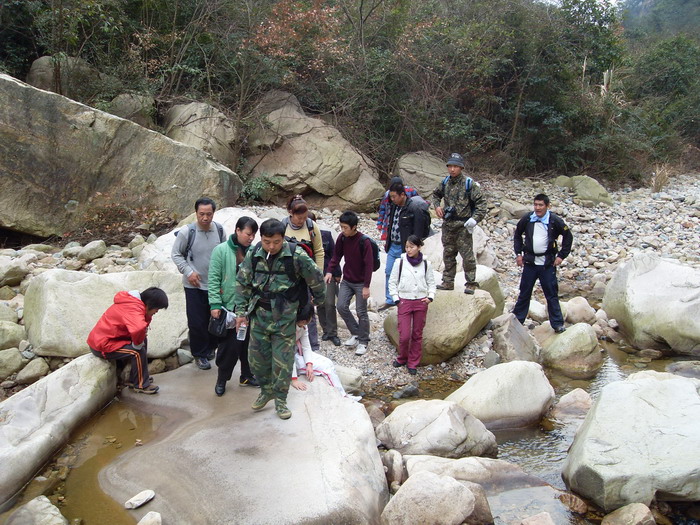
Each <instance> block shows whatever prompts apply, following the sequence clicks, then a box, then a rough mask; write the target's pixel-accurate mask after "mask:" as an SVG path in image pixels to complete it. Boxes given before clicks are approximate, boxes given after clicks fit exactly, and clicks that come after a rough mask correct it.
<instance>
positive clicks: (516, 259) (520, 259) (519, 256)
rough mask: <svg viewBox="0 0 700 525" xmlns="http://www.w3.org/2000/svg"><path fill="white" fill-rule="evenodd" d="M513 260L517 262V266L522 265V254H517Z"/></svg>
mask: <svg viewBox="0 0 700 525" xmlns="http://www.w3.org/2000/svg"><path fill="white" fill-rule="evenodd" d="M515 262H516V263H517V264H518V266H522V265H523V256H522V255H518V256H517V257H516V258H515Z"/></svg>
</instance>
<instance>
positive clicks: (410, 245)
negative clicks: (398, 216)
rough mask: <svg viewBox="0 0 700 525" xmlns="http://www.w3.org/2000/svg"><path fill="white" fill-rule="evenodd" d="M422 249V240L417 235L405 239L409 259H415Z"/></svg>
mask: <svg viewBox="0 0 700 525" xmlns="http://www.w3.org/2000/svg"><path fill="white" fill-rule="evenodd" d="M422 247H423V240H422V239H421V238H420V237H418V235H409V236H408V239H406V254H407V255H408V256H409V257H416V256H417V255H418V253H419V252H420V249H421V248H422Z"/></svg>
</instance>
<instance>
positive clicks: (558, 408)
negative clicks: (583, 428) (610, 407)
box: [551, 388, 592, 420]
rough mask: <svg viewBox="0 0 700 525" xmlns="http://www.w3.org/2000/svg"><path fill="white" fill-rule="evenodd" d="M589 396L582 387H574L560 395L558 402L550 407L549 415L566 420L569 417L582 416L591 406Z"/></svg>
mask: <svg viewBox="0 0 700 525" xmlns="http://www.w3.org/2000/svg"><path fill="white" fill-rule="evenodd" d="M591 403H592V400H591V396H590V394H589V393H588V392H586V391H585V390H583V389H582V388H575V389H574V390H572V391H571V392H569V393H568V394H565V395H563V396H561V399H560V400H559V402H558V403H557V404H556V405H555V406H554V408H553V409H552V413H551V416H552V417H554V418H556V419H560V420H566V419H570V418H579V417H580V418H583V417H584V416H585V415H586V414H587V413H588V411H589V410H590V408H591Z"/></svg>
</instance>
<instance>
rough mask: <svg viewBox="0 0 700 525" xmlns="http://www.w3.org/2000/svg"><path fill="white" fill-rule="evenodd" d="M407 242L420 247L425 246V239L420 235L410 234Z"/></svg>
mask: <svg viewBox="0 0 700 525" xmlns="http://www.w3.org/2000/svg"><path fill="white" fill-rule="evenodd" d="M406 242H410V243H411V244H413V245H415V246H418V247H419V248H420V247H421V246H423V239H421V238H420V237H418V235H413V234H411V235H409V236H408V239H406Z"/></svg>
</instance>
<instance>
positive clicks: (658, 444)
mask: <svg viewBox="0 0 700 525" xmlns="http://www.w3.org/2000/svg"><path fill="white" fill-rule="evenodd" d="M699 419H700V381H699V380H697V379H690V378H684V377H679V376H675V375H673V374H667V373H659V372H653V371H644V372H638V373H636V374H633V375H631V376H629V377H628V378H627V379H626V380H625V381H616V382H614V383H610V384H608V385H606V386H604V387H603V388H602V389H601V391H600V394H599V395H598V398H597V399H596V401H595V403H594V404H593V407H592V408H591V410H590V411H589V413H588V415H587V416H586V419H585V421H584V423H583V425H582V426H581V428H579V430H578V432H577V433H576V437H575V438H574V442H573V444H572V445H571V448H570V449H569V455H568V456H567V458H566V461H565V463H564V467H563V473H562V477H563V478H564V481H565V482H566V484H567V486H568V487H569V488H570V489H571V490H573V491H575V492H576V493H578V494H580V495H582V496H583V497H586V498H590V499H591V500H593V501H594V502H595V503H596V504H597V505H598V506H599V507H602V508H603V509H605V510H606V511H608V512H609V511H611V510H615V509H617V508H619V507H622V506H624V505H627V504H629V503H644V504H645V505H647V506H648V505H649V504H650V503H651V502H652V501H654V500H673V501H698V500H699V499H700V476H698V465H697V461H696V460H693V459H691V458H693V457H695V456H694V454H695V453H694V452H692V451H697V450H700V425H697V424H694V423H693V422H696V421H698V420H699Z"/></svg>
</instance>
